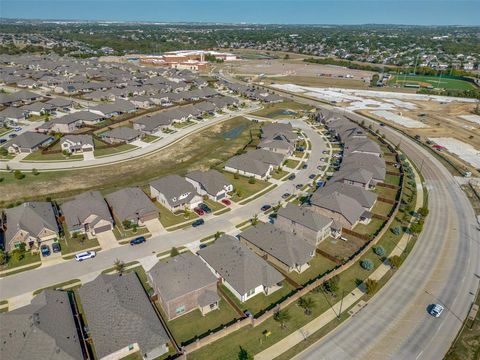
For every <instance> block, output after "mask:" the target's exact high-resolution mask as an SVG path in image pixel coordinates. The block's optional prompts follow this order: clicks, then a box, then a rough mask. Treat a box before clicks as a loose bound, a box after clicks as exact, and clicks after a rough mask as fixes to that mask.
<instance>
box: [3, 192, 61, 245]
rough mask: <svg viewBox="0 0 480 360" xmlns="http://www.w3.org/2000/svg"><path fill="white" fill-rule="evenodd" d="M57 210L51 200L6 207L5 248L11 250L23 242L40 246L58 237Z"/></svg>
mask: <svg viewBox="0 0 480 360" xmlns="http://www.w3.org/2000/svg"><path fill="white" fill-rule="evenodd" d="M56 215H57V214H56V212H55V210H54V208H53V206H52V204H51V203H50V202H43V201H41V202H40V201H38V202H33V201H32V202H26V203H23V204H21V205H18V206H16V207H13V208H9V209H5V216H6V229H5V231H4V249H5V251H7V252H8V251H11V250H14V249H15V248H18V247H19V246H20V244H21V243H24V244H25V245H26V248H27V249H28V248H38V247H39V246H40V243H42V242H44V241H48V240H53V239H56V238H58V236H59V235H58V233H59V229H58V223H57V216H56Z"/></svg>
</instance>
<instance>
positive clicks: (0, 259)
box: [0, 250, 7, 265]
mask: <svg viewBox="0 0 480 360" xmlns="http://www.w3.org/2000/svg"><path fill="white" fill-rule="evenodd" d="M6 262H7V254H6V253H5V251H3V250H0V265H5V263H6Z"/></svg>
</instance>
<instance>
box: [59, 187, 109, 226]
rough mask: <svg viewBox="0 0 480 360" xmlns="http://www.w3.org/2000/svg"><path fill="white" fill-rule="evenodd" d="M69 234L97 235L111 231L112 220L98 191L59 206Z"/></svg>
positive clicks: (81, 195) (84, 194)
mask: <svg viewBox="0 0 480 360" xmlns="http://www.w3.org/2000/svg"><path fill="white" fill-rule="evenodd" d="M61 209H62V214H63V216H64V217H65V222H66V224H67V229H68V231H70V233H75V232H79V233H87V234H91V235H95V234H99V233H102V232H105V231H109V230H112V229H113V219H112V216H111V215H110V211H109V210H108V206H107V203H106V202H105V200H104V199H103V197H102V194H100V192H99V191H90V192H85V193H82V194H80V195H77V196H76V197H75V199H73V200H70V201H67V202H65V203H63V204H62V206H61Z"/></svg>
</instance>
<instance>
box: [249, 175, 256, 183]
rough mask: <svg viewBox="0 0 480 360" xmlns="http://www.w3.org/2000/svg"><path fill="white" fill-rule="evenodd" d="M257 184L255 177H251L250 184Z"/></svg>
mask: <svg viewBox="0 0 480 360" xmlns="http://www.w3.org/2000/svg"><path fill="white" fill-rule="evenodd" d="M256 182H257V179H255V177H254V176H250V179H248V183H249V184H255V183H256Z"/></svg>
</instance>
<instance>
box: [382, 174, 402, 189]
mask: <svg viewBox="0 0 480 360" xmlns="http://www.w3.org/2000/svg"><path fill="white" fill-rule="evenodd" d="M385 184H391V185H397V186H398V185H400V176H395V175H388V174H387V175H385Z"/></svg>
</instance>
